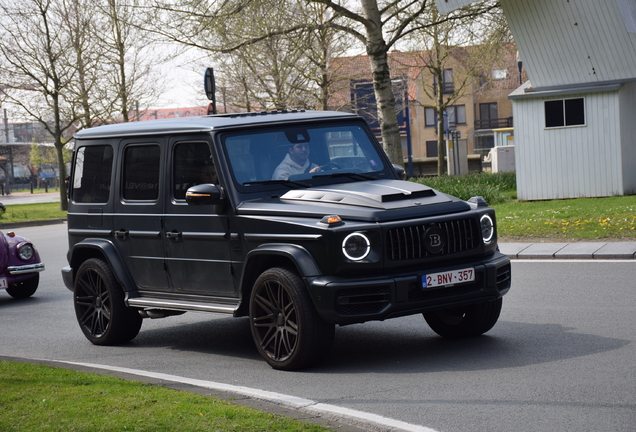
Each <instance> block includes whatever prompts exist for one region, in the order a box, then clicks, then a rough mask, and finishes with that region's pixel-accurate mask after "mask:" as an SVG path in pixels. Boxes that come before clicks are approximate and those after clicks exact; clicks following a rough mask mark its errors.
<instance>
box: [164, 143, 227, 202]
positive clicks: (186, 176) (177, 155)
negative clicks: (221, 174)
mask: <svg viewBox="0 0 636 432" xmlns="http://www.w3.org/2000/svg"><path fill="white" fill-rule="evenodd" d="M172 164H173V167H172V195H173V197H174V199H177V200H184V199H185V194H186V191H187V190H188V188H189V187H190V186H194V185H198V184H203V183H213V184H217V183H218V179H217V175H216V169H215V167H214V162H213V161H212V155H211V154H210V147H209V146H208V144H207V143H205V142H189V143H179V144H177V145H175V146H174V153H173V158H172Z"/></svg>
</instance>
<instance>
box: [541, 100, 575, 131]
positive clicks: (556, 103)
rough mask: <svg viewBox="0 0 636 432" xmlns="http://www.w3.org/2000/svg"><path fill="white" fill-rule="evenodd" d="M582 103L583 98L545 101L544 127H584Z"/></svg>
mask: <svg viewBox="0 0 636 432" xmlns="http://www.w3.org/2000/svg"><path fill="white" fill-rule="evenodd" d="M584 101H585V99H584V98H576V99H558V100H549V101H545V103H544V104H545V127H546V128H555V127H563V126H580V125H585V103H584Z"/></svg>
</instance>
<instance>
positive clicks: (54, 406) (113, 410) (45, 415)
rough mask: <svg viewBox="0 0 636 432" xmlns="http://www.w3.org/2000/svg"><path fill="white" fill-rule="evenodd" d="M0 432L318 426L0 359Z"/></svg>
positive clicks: (313, 429) (310, 431)
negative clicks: (0, 388) (0, 383)
mask: <svg viewBox="0 0 636 432" xmlns="http://www.w3.org/2000/svg"><path fill="white" fill-rule="evenodd" d="M0 382H2V391H1V392H0V430H1V431H16V432H17V431H40V432H49V431H51V432H53V431H55V432H57V431H87V432H88V431H137V432H139V431H153V432H154V431H176V432H178V431H184V432H186V431H187V432H191V431H224V432H231V431H263V432H267V431H276V432H281V431H282V432H293V431H298V432H317V431H325V430H328V429H325V428H323V427H321V426H317V425H311V424H308V423H303V422H301V421H297V420H292V419H289V418H287V417H283V416H280V415H274V414H269V413H264V412H260V411H256V410H254V409H250V408H246V407H243V406H239V405H235V404H232V403H230V402H227V401H224V400H221V399H218V398H214V397H210V396H202V395H198V394H193V393H189V392H184V391H177V390H173V389H170V388H165V387H161V386H158V385H152V384H145V383H141V382H135V381H126V380H123V379H120V378H116V377H109V376H103V375H98V374H92V373H86V372H78V371H73V370H68V369H61V368H54V367H49V366H43V365H36V364H28V363H15V362H7V361H0Z"/></svg>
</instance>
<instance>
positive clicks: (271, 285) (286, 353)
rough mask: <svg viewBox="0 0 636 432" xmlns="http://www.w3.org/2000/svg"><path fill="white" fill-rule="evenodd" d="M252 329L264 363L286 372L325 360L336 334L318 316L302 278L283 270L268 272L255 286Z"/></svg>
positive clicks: (277, 269)
mask: <svg viewBox="0 0 636 432" xmlns="http://www.w3.org/2000/svg"><path fill="white" fill-rule="evenodd" d="M250 328H251V330H252V337H253V338H254V343H255V344H256V348H257V349H258V351H259V353H260V354H261V356H262V357H263V358H264V359H265V361H267V363H269V365H270V366H271V367H272V368H274V369H278V370H287V371H289V370H298V369H302V368H306V367H308V366H312V365H314V364H316V363H318V362H319V361H320V360H322V359H323V358H324V357H325V356H326V355H327V354H328V353H329V351H330V350H331V347H332V345H333V340H334V334H335V326H334V325H333V324H329V323H327V322H325V321H324V320H323V319H322V318H321V317H320V316H319V315H318V312H317V311H316V309H315V308H314V305H313V303H312V301H311V298H310V297H309V294H308V293H307V289H306V288H305V285H304V284H303V282H302V280H301V279H300V277H299V276H298V275H297V274H296V273H294V272H292V271H290V270H287V269H283V268H272V269H269V270H266V271H265V272H263V273H262V274H261V275H260V276H259V278H258V279H257V280H256V282H255V283H254V287H253V289H252V293H251V295H250Z"/></svg>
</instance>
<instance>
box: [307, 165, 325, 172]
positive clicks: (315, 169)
mask: <svg viewBox="0 0 636 432" xmlns="http://www.w3.org/2000/svg"><path fill="white" fill-rule="evenodd" d="M320 171H322V169H321V168H320V167H319V166H317V167H314V168H312V169H310V170H309V172H310V173H315V172H320Z"/></svg>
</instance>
